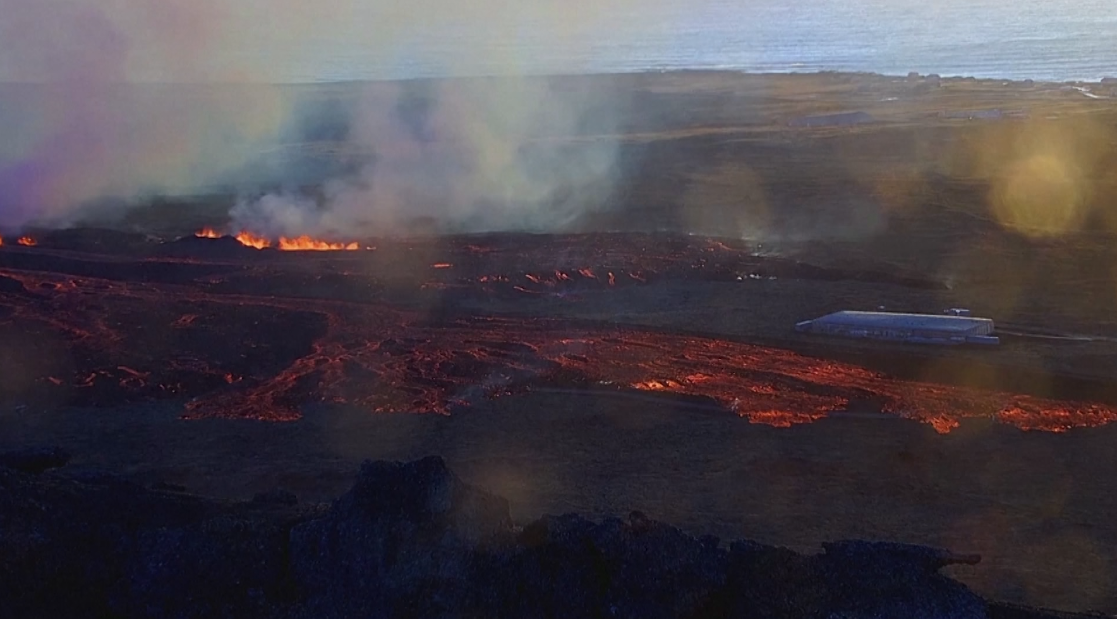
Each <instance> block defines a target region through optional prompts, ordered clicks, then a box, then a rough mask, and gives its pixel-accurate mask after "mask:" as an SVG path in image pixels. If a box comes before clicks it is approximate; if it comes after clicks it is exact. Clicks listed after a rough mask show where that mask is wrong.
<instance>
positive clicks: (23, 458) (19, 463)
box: [0, 447, 70, 475]
mask: <svg viewBox="0 0 1117 619" xmlns="http://www.w3.org/2000/svg"><path fill="white" fill-rule="evenodd" d="M69 461H70V454H68V453H66V452H65V451H64V450H62V449H58V448H56V447H47V448H37V449H21V450H19V451H8V452H4V453H0V466H6V467H8V468H10V469H15V470H17V471H22V472H24V473H31V474H33V475H38V474H39V473H42V472H44V471H49V470H50V469H56V468H59V467H63V466H66V463H67V462H69Z"/></svg>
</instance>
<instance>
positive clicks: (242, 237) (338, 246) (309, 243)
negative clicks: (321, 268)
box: [194, 228, 361, 251]
mask: <svg viewBox="0 0 1117 619" xmlns="http://www.w3.org/2000/svg"><path fill="white" fill-rule="evenodd" d="M194 236H196V237H198V238H203V239H219V238H221V237H223V236H226V235H223V234H221V233H220V232H217V231H216V230H214V229H213V228H202V229H201V230H199V231H198V232H195V233H194ZM233 238H235V239H236V240H237V241H239V242H240V244H241V245H244V246H245V247H251V248H253V249H267V248H269V247H273V246H274V247H275V248H277V249H279V250H280V251H356V250H359V249H360V248H361V246H360V244H359V243H357V242H350V243H336V242H330V241H324V240H321V239H316V238H313V237H310V236H308V235H303V236H299V237H294V238H289V237H284V236H281V237H279V239H278V240H277V241H276V242H275V243H274V244H273V243H272V241H271V239H268V238H266V237H263V236H260V235H256V234H253V233H251V232H248V231H246V230H242V231H241V232H238V233H237V234H236V235H233Z"/></svg>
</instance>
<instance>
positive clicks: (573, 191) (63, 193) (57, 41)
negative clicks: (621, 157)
mask: <svg viewBox="0 0 1117 619" xmlns="http://www.w3.org/2000/svg"><path fill="white" fill-rule="evenodd" d="M482 4H485V5H489V4H491V5H492V6H482V7H475V6H470V7H466V6H464V5H463V6H458V5H454V6H452V7H448V8H447V7H442V6H441V5H440V6H439V7H434V6H431V5H430V3H426V2H419V3H418V4H417V5H416V6H414V7H411V8H408V9H407V10H405V11H402V12H401V11H399V10H389V9H390V8H391V7H383V6H374V7H357V6H352V5H350V3H348V2H345V1H343V0H331V1H330V2H327V3H326V5H327V6H322V5H321V3H319V4H318V5H316V7H315V10H314V11H307V10H306V8H305V7H304V6H302V5H300V4H299V3H294V2H287V1H282V2H279V3H269V5H268V6H267V7H263V6H257V5H255V4H254V3H252V2H249V1H248V0H243V1H239V2H233V3H218V2H215V1H211V0H203V1H201V2H189V3H187V2H178V1H171V2H157V3H156V2H147V1H145V0H110V1H109V2H94V1H93V0H69V1H67V0H60V1H58V2H51V3H49V6H48V5H46V4H44V3H41V2H35V1H34V0H0V14H3V15H4V19H3V20H0V21H2V23H0V122H2V123H3V124H4V126H5V127H10V128H11V129H9V130H8V134H7V136H6V139H5V140H4V144H3V145H0V229H6V230H16V229H20V228H23V227H25V226H29V225H40V226H41V225H47V226H58V225H66V224H68V223H72V222H73V221H74V220H75V219H77V218H78V217H80V216H83V215H85V214H88V213H89V212H90V211H91V209H92V210H96V209H97V208H100V209H105V208H110V209H111V208H114V207H111V206H109V207H106V205H107V204H108V205H120V204H128V203H135V202H136V201H137V200H138V199H142V198H144V197H146V196H151V195H157V194H162V193H175V194H182V193H191V192H198V191H205V190H207V189H209V188H211V187H213V186H215V185H218V184H222V185H223V186H225V187H228V186H236V187H237V188H238V189H240V190H244V195H245V197H244V198H243V199H242V200H241V201H240V203H239V204H238V206H237V207H236V208H235V209H234V210H233V212H232V216H233V219H234V220H235V222H236V223H237V224H238V225H243V226H244V227H247V228H250V229H253V230H255V231H258V232H261V233H268V232H272V231H276V232H282V233H287V234H293V233H296V232H297V233H316V234H328V233H339V234H340V233H343V232H344V233H346V234H353V233H355V232H358V231H359V232H366V231H377V232H383V231H385V230H384V229H385V228H389V229H391V228H393V227H397V226H399V225H402V224H404V223H405V222H408V221H413V220H415V219H416V218H428V219H431V220H433V221H434V222H436V223H437V224H438V225H439V226H440V227H448V228H463V229H482V228H484V229H492V228H503V229H508V228H549V227H553V226H556V225H561V224H563V223H566V222H569V221H571V220H572V219H573V218H575V217H577V216H578V214H579V213H581V212H584V211H585V210H587V209H594V208H598V207H599V206H600V205H601V204H602V203H603V202H604V200H605V199H606V198H607V197H608V195H609V193H610V191H611V186H612V183H613V181H614V165H613V164H614V160H615V150H616V149H615V145H614V144H611V143H609V140H600V141H596V142H593V143H588V144H587V143H582V144H570V143H568V142H560V141H556V140H555V139H554V138H555V137H556V136H562V137H563V139H568V138H569V137H570V136H571V135H578V134H581V133H585V131H584V129H586V128H587V123H588V124H589V125H592V128H593V130H594V132H595V133H601V134H608V132H609V129H610V127H611V123H612V121H613V120H614V119H615V118H616V110H617V102H616V101H612V100H610V97H609V96H607V95H604V94H602V93H588V92H571V91H569V90H563V89H557V88H555V87H553V85H552V83H551V82H548V81H546V80H541V79H534V78H523V79H505V80H500V81H469V82H464V81H463V82H454V81H450V82H439V83H437V84H436V83H428V82H413V83H402V85H400V84H398V83H397V85H393V86H389V85H386V84H383V83H381V84H376V85H370V86H368V87H367V88H363V89H360V92H359V93H358V94H357V95H356V96H351V95H349V96H347V97H346V98H345V100H344V103H343V105H342V106H341V109H340V110H333V111H332V112H331V113H330V114H328V116H330V117H331V118H333V120H335V121H337V122H339V123H340V125H341V126H343V127H344V128H345V131H344V134H345V135H344V140H343V141H341V142H339V143H336V144H335V145H334V146H333V147H334V148H336V149H338V151H339V153H337V154H339V156H340V160H341V162H342V163H343V164H344V165H340V166H335V168H338V170H341V171H337V170H335V172H337V173H336V174H334V175H331V177H329V178H328V179H327V180H325V182H324V183H321V184H320V189H318V190H316V192H315V195H313V196H311V195H305V194H303V193H301V191H300V189H299V186H300V185H306V184H307V183H306V181H307V177H306V174H302V173H303V172H305V170H300V169H298V164H297V158H296V160H295V161H296V164H295V165H292V166H291V167H284V165H276V164H274V163H268V164H265V163H261V161H263V160H265V159H266V155H267V153H270V152H274V151H275V150H276V149H280V148H286V147H290V146H291V138H292V137H293V136H297V135H298V134H299V133H300V131H303V130H305V129H306V127H307V126H308V125H314V124H315V123H321V122H322V119H321V118H314V117H312V116H308V114H307V110H308V109H317V108H316V107H315V105H314V103H315V102H314V101H310V100H307V99H308V97H302V95H300V94H298V93H294V92H293V89H291V88H285V87H279V86H268V85H266V84H267V83H269V82H274V81H275V80H282V79H283V77H284V76H285V75H290V74H292V73H297V72H298V71H295V70H292V71H286V72H285V71H284V70H283V68H282V66H283V65H290V67H294V66H295V65H299V66H302V65H305V64H307V63H310V64H313V62H314V59H315V58H316V57H317V56H320V55H322V54H323V53H329V52H330V48H328V47H323V45H325V44H326V43H330V42H331V41H333V40H342V41H349V42H350V43H351V44H353V45H357V44H361V45H363V46H364V47H365V48H366V51H367V48H369V47H376V48H377V50H382V51H383V54H382V55H383V56H384V57H385V58H395V59H396V60H397V61H405V60H407V59H409V58H410V59H414V57H415V54H421V53H422V50H423V49H425V46H426V43H424V42H423V39H422V37H432V36H440V35H439V34H438V33H440V32H441V33H443V34H445V32H459V33H465V35H464V36H462V37H459V40H457V41H455V49H456V52H457V56H459V57H461V58H462V60H461V62H460V65H461V66H455V61H454V60H453V59H452V58H451V60H449V61H447V56H445V55H443V56H442V57H441V62H442V64H443V65H444V66H442V67H441V68H442V69H443V70H444V72H445V73H446V74H459V73H461V72H462V71H463V70H464V71H465V72H468V71H469V67H471V66H474V65H475V64H478V63H480V64H479V65H478V66H482V65H484V63H485V61H486V58H488V60H492V58H491V57H492V56H494V55H507V54H510V53H514V52H508V51H506V49H514V47H511V46H510V47H507V48H502V47H501V46H499V45H497V46H494V45H491V42H492V39H493V37H499V36H503V37H504V38H506V39H514V38H515V36H516V33H517V32H518V30H519V28H520V27H521V26H522V25H523V24H525V23H531V24H533V28H535V29H536V30H539V29H540V28H542V30H544V31H546V32H547V33H548V36H553V37H554V38H556V40H557V39H558V38H561V37H563V36H567V35H571V36H573V35H579V36H583V37H585V35H586V33H587V32H589V30H592V27H597V26H592V27H591V25H593V24H597V21H596V20H597V15H596V14H595V12H594V11H588V12H585V14H580V13H579V11H576V10H570V7H565V5H563V6H559V5H558V4H556V3H550V2H540V3H535V5H534V6H532V7H528V8H524V7H519V6H513V5H507V6H506V3H504V2H500V1H498V0H492V1H491V2H485V3H482ZM564 7H565V8H564ZM436 8H437V9H438V10H436ZM443 9H445V10H443ZM488 9H492V10H488ZM447 15H451V16H452V17H453V18H454V19H449V18H448V17H447ZM571 15H574V16H575V17H574V18H571V17H570V16H571ZM494 16H495V17H494ZM356 24H363V26H362V28H363V30H362V29H361V28H357V27H356ZM540 24H543V26H540ZM547 24H553V25H547ZM598 25H599V24H598ZM357 30H361V31H362V33H363V34H362V37H363V38H361V37H358V32H357ZM443 31H445V32H443ZM486 39H488V43H489V44H485V45H481V43H480V42H481V41H485V40H486ZM416 50H418V51H416ZM386 62H387V61H386ZM503 64H505V65H508V66H515V64H516V63H515V62H512V63H511V64H509V63H503ZM277 65H279V66H280V67H281V68H280V69H276V66H277ZM290 67H288V68H290ZM137 81H140V82H148V83H145V84H142V85H137V84H135V83H134V82H137ZM152 82H158V83H152ZM202 82H220V83H219V84H216V83H210V84H208V85H200V84H199V83H202ZM247 82H256V84H253V85H248V84H247ZM186 83H190V85H186ZM172 84H177V85H172ZM233 84H239V85H233ZM354 88H357V87H354ZM296 90H297V89H296ZM300 97H302V98H300ZM309 98H310V99H312V98H313V97H309ZM318 111H321V110H320V109H319V110H318ZM335 137H341V136H335ZM245 170H257V171H259V170H264V171H265V172H266V173H267V174H266V176H267V178H265V179H263V180H264V181H270V182H271V184H272V185H284V184H286V185H287V186H288V189H285V190H282V191H277V192H276V193H274V194H269V195H266V196H264V197H262V198H261V197H259V195H260V192H259V186H257V187H253V186H252V184H251V182H248V181H246V180H245V178H244V176H243V171H245ZM300 174H301V175H300ZM238 175H239V178H238ZM320 180H321V179H317V181H320ZM317 181H316V184H318V183H317Z"/></svg>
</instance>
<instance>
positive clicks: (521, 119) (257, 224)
mask: <svg viewBox="0 0 1117 619" xmlns="http://www.w3.org/2000/svg"><path fill="white" fill-rule="evenodd" d="M570 83H571V82H569V81H564V80H549V79H540V78H509V77H505V78H499V79H496V78H493V79H478V80H448V81H440V82H421V83H410V84H409V83H402V84H378V85H374V86H368V87H366V88H363V89H362V90H361V91H360V92H359V93H357V94H356V95H355V99H354V101H353V103H352V107H351V117H350V132H349V145H348V149H349V150H351V151H355V152H357V153H360V154H361V156H362V157H363V158H364V161H365V162H364V164H363V165H361V166H360V169H359V172H357V173H356V174H350V175H346V176H343V177H339V178H336V179H332V180H330V181H328V182H327V183H325V185H324V187H323V188H322V191H321V195H319V196H317V199H310V198H307V197H305V196H303V195H300V194H299V193H297V192H280V193H276V194H271V195H266V196H264V197H263V198H259V199H256V200H245V201H241V202H240V203H239V204H238V205H237V207H236V208H235V209H234V210H233V211H232V213H231V215H232V219H233V223H234V225H235V226H239V227H241V228H244V229H247V230H251V231H254V232H257V233H271V234H274V233H282V234H295V233H300V234H308V233H309V234H316V235H326V236H337V235H353V234H381V233H386V232H388V233H390V232H394V231H398V230H401V229H407V228H408V227H409V226H410V225H411V224H412V222H414V221H417V220H431V221H434V222H435V223H436V224H437V225H438V227H439V228H442V229H450V230H470V231H477V230H505V229H529V230H530V229H556V228H562V227H564V226H568V225H570V224H572V223H574V222H575V221H577V220H578V218H579V217H581V216H582V215H585V214H587V213H590V212H593V211H596V210H599V209H602V208H605V207H606V206H607V205H608V200H609V198H610V196H611V194H612V191H613V188H614V185H615V180H616V177H617V167H616V162H617V154H618V143H617V141H616V139H615V138H613V137H601V136H611V135H614V134H615V131H614V130H615V122H616V119H617V115H618V113H619V110H620V107H621V101H620V100H618V98H617V95H616V94H615V93H614V92H611V91H606V90H603V89H592V88H586V87H581V88H568V87H563V85H564V84H570Z"/></svg>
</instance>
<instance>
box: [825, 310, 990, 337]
mask: <svg viewBox="0 0 1117 619" xmlns="http://www.w3.org/2000/svg"><path fill="white" fill-rule="evenodd" d="M807 323H809V324H828V325H843V326H850V327H855V328H878V329H913V330H924V331H946V332H954V333H959V334H965V333H972V332H974V331H984V332H986V333H989V332H992V330H993V321H992V320H991V319H989V318H974V317H972V316H951V315H945V314H901V313H894V312H855V311H842V312H834V313H833V314H827V315H826V316H823V317H821V318H816V319H814V320H811V321H807Z"/></svg>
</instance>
